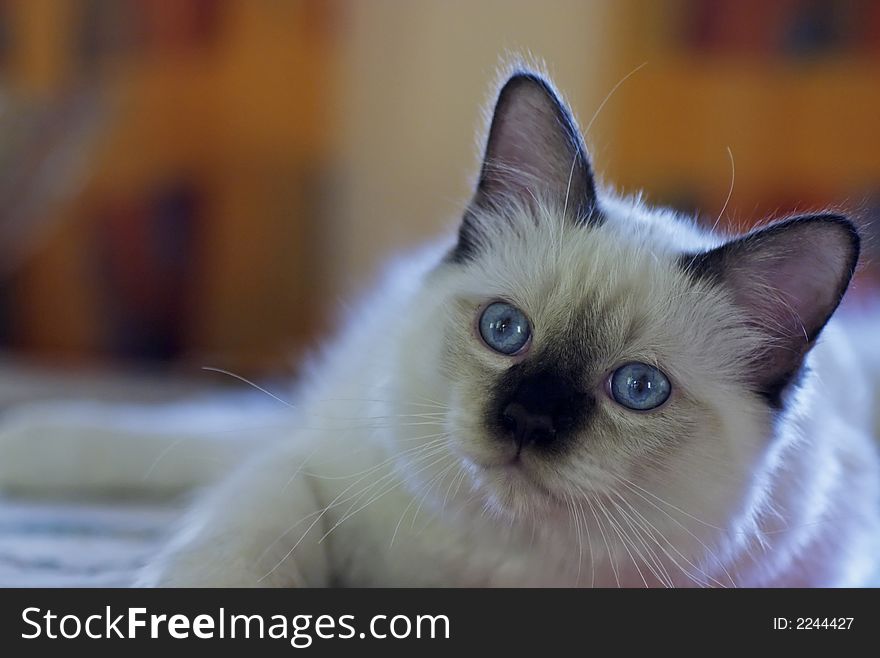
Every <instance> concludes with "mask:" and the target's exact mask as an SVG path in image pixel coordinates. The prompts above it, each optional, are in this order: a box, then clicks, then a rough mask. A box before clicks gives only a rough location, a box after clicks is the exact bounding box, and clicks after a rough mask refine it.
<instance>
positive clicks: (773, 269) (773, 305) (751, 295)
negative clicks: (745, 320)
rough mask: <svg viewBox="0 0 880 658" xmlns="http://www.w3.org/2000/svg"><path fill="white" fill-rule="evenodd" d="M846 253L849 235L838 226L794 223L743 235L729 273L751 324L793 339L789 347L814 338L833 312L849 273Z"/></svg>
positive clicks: (848, 257) (779, 336) (785, 339)
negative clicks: (751, 237)
mask: <svg viewBox="0 0 880 658" xmlns="http://www.w3.org/2000/svg"><path fill="white" fill-rule="evenodd" d="M851 252H852V242H851V237H850V236H849V235H848V234H847V232H845V231H844V230H841V227H840V226H839V225H837V224H835V223H830V222H829V223H825V222H803V224H802V225H799V223H793V224H792V225H791V226H790V227H788V228H787V229H784V230H779V231H776V232H774V233H773V234H769V232H768V235H766V236H761V235H760V234H757V235H756V236H753V239H747V240H746V241H745V242H744V244H743V246H742V248H741V251H740V253H739V254H738V255H737V256H735V257H734V258H735V261H734V262H733V263H731V265H732V266H733V267H732V268H731V270H730V271H729V272H728V274H729V277H730V280H731V283H733V287H734V290H735V294H736V298H737V301H738V302H739V303H740V304H741V305H742V306H743V307H744V308H745V309H746V310H747V311H750V312H751V316H752V317H751V320H752V322H754V323H755V324H757V325H758V326H761V327H763V328H764V329H766V330H767V331H768V332H769V333H770V334H771V335H773V336H775V337H777V338H779V339H782V340H784V341H794V344H789V345H788V347H789V349H792V348H794V347H795V346H796V345H798V344H801V345H803V346H806V344H807V343H810V342H811V341H813V340H814V339H815V338H816V336H817V335H818V333H819V331H820V330H821V329H822V327H823V326H824V325H825V323H826V322H827V320H828V318H829V316H830V315H831V314H832V313H833V312H834V309H835V308H836V307H837V304H838V303H839V301H840V297H841V295H842V294H843V290H844V289H845V287H846V284H847V282H848V280H849V277H850V274H851V271H850V270H851V268H852V262H851V261H852V253H851ZM798 351H800V350H798Z"/></svg>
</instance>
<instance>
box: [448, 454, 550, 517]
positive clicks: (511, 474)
mask: <svg viewBox="0 0 880 658" xmlns="http://www.w3.org/2000/svg"><path fill="white" fill-rule="evenodd" d="M466 462H467V465H468V467H469V470H470V472H471V476H472V478H473V480H474V483H475V485H476V488H477V489H478V490H479V491H481V492H483V493H484V495H485V496H486V502H487V503H488V505H489V507H490V508H492V509H493V510H494V511H496V512H498V513H500V514H502V515H505V516H507V515H520V514H524V513H525V514H534V513H537V512H543V511H548V510H550V509H551V508H554V507H556V503H557V499H556V497H555V496H554V495H553V493H552V492H551V491H550V489H548V488H547V486H546V485H545V484H544V483H543V482H542V481H541V479H540V478H539V476H538V475H537V474H536V473H535V472H534V470H533V469H531V468H529V466H528V464H526V463H524V462H523V461H521V460H513V459H511V460H504V461H498V462H489V463H486V462H478V461H473V460H466Z"/></svg>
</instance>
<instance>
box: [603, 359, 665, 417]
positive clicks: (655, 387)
mask: <svg viewBox="0 0 880 658" xmlns="http://www.w3.org/2000/svg"><path fill="white" fill-rule="evenodd" d="M671 389H672V387H671V386H670V384H669V380H668V379H666V375H664V374H663V373H662V372H660V371H659V370H657V368H655V367H653V366H649V365H648V364H646V363H638V362H633V363H627V364H626V365H622V366H620V367H619V368H618V369H617V370H615V371H614V373H613V374H612V375H611V395H612V396H613V397H614V399H615V400H616V401H617V402H619V403H620V404H622V405H623V406H624V407H627V408H629V409H636V410H638V411H646V410H648V409H654V408H655V407H659V406H660V405H661V404H663V403H664V402H666V399H667V398H668V397H669V392H670V390H671Z"/></svg>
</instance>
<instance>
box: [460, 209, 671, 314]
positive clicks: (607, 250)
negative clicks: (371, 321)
mask: <svg viewBox="0 0 880 658" xmlns="http://www.w3.org/2000/svg"><path fill="white" fill-rule="evenodd" d="M622 212H625V210H624V211H621V210H618V209H617V208H614V209H611V212H609V213H608V214H607V216H606V217H605V219H604V221H602V222H599V223H596V224H593V225H585V224H574V223H572V222H571V221H569V220H567V219H566V218H565V216H564V215H562V213H559V212H555V211H553V210H552V209H548V208H539V209H537V210H534V209H532V210H528V211H527V210H525V209H517V210H515V211H511V212H509V213H507V214H505V215H504V216H501V217H494V218H493V217H484V218H481V219H482V222H483V224H484V226H485V230H484V235H485V236H486V242H485V244H484V245H483V248H482V249H481V252H480V253H479V255H478V256H477V257H475V258H474V259H473V261H472V262H471V263H468V264H467V265H466V266H465V268H464V272H465V273H466V275H467V276H466V277H465V280H464V284H465V285H466V287H467V288H468V289H469V290H468V292H469V293H470V294H471V295H472V296H474V297H485V296H490V297H491V296H494V297H498V298H501V299H506V300H508V301H510V302H513V303H515V304H517V305H519V306H520V307H521V308H522V309H523V310H524V311H525V312H526V313H528V314H529V315H530V316H531V317H532V318H533V320H534V321H535V322H538V323H540V322H541V321H542V319H547V320H548V321H549V322H550V323H551V324H552V325H554V326H560V325H561V324H571V323H575V324H577V323H583V322H585V321H594V322H595V321H596V320H598V319H600V318H603V317H608V316H610V315H613V314H615V313H619V312H621V311H624V312H633V311H634V310H636V309H637V308H639V307H640V306H642V307H643V310H647V308H646V307H645V305H647V304H649V302H651V300H656V299H658V298H662V297H663V296H664V295H668V294H670V293H674V292H675V291H676V290H681V289H682V288H685V287H687V286H688V281H687V277H686V274H685V272H684V271H683V270H682V269H681V267H680V265H679V262H678V256H679V254H680V253H681V250H680V249H679V248H678V247H677V245H676V243H675V240H674V237H670V236H669V235H667V234H666V233H665V232H664V231H663V230H662V229H661V226H662V219H661V218H658V219H657V221H656V222H654V223H652V222H650V221H646V220H645V218H641V217H640V218H638V219H637V220H634V218H633V217H621V216H620V215H621V214H622ZM490 223H491V225H490ZM562 320H567V321H565V322H561V321H562Z"/></svg>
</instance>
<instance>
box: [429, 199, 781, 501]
mask: <svg viewBox="0 0 880 658" xmlns="http://www.w3.org/2000/svg"><path fill="white" fill-rule="evenodd" d="M538 214H539V215H540V216H539V217H538V221H537V222H536V221H534V220H535V213H534V212H533V211H527V210H526V209H521V210H520V211H518V212H516V213H514V214H512V215H511V217H512V221H513V222H515V223H516V224H517V230H515V231H512V233H511V234H510V235H508V236H506V237H505V238H504V239H503V240H504V241H503V246H502V247H501V248H498V249H488V250H485V251H483V252H481V253H479V254H478V255H475V256H474V257H473V259H471V260H469V261H468V262H465V263H452V264H449V265H447V266H445V267H444V270H443V271H441V272H438V273H436V276H437V278H438V281H437V282H436V283H435V284H434V285H436V287H437V288H436V289H437V292H438V293H439V294H441V295H443V296H444V297H445V301H444V304H443V308H445V309H447V311H446V313H445V314H444V323H445V327H444V334H443V338H442V342H443V350H442V353H441V354H439V364H440V367H441V370H442V372H443V374H444V380H445V381H446V382H448V396H447V397H446V399H447V401H448V405H449V407H450V409H449V413H448V416H447V427H448V430H449V433H450V445H451V448H452V449H453V450H454V451H455V452H456V453H457V454H459V455H460V457H461V459H462V460H463V461H464V462H466V463H467V464H468V466H469V468H470V470H471V472H472V473H473V475H474V478H475V480H476V481H477V482H478V485H479V486H480V487H481V488H482V490H483V491H484V493H485V494H486V496H487V497H488V499H489V501H490V504H491V505H492V506H494V507H496V508H497V509H499V510H510V511H513V512H517V511H522V512H527V511H528V510H529V509H530V508H531V509H532V510H535V509H536V508H541V507H542V505H543V504H544V503H548V502H556V503H565V502H566V501H568V500H569V499H570V498H571V497H577V498H582V497H583V496H584V495H585V493H589V492H592V493H597V492H604V491H607V490H608V488H609V487H610V486H612V485H617V486H618V488H622V487H625V486H626V484H627V483H634V484H636V485H639V486H645V484H646V482H645V479H646V478H650V479H652V480H653V479H655V477H656V476H659V479H665V480H667V481H668V480H669V479H670V478H675V479H681V480H683V482H684V486H686V487H687V488H688V489H692V490H694V491H693V492H694V493H700V494H701V495H702V492H701V491H700V489H701V488H702V487H701V482H704V481H706V480H710V481H712V482H714V483H715V487H714V488H713V489H712V491H709V492H708V493H707V495H709V496H710V497H711V496H715V495H716V494H717V495H718V496H719V499H720V501H721V502H725V501H730V500H731V497H730V495H729V494H730V489H731V488H732V487H736V485H737V484H738V483H737V480H738V478H740V477H741V474H742V472H743V471H744V470H745V469H747V468H748V467H749V465H750V464H751V463H752V461H753V460H754V458H755V453H756V451H757V450H758V448H759V447H760V445H761V444H763V438H762V437H763V436H764V435H766V432H765V431H764V428H765V427H766V423H767V421H768V417H769V415H768V411H767V407H766V405H765V404H763V403H762V402H761V401H760V400H757V399H756V398H755V396H754V395H753V394H752V393H751V392H750V391H749V390H748V389H747V387H746V386H745V385H744V380H745V379H746V376H745V375H746V373H744V372H743V369H744V367H745V365H746V364H745V362H744V361H743V359H742V358H741V355H742V354H745V353H748V352H749V351H750V350H751V349H752V348H753V343H754V340H755V339H754V336H753V335H752V334H751V333H750V332H749V331H744V330H743V328H742V327H741V326H739V324H738V323H737V322H736V319H735V316H734V314H733V312H732V310H731V302H730V299H729V297H728V296H726V295H724V294H723V292H722V291H720V290H718V289H715V288H713V287H712V286H711V285H707V284H706V283H705V282H703V281H700V280H699V279H697V280H694V279H692V278H691V277H690V276H689V275H688V274H687V273H686V271H685V269H684V268H683V267H681V266H680V265H679V262H678V254H677V253H674V252H671V251H669V250H668V249H666V248H663V247H662V246H660V245H658V244H656V242H654V241H653V240H652V236H651V235H650V234H649V233H648V234H641V233H640V232H639V231H638V230H637V229H636V230H631V231H630V232H629V235H625V234H621V233H620V231H619V226H620V225H622V224H626V223H630V224H632V225H633V227H634V229H635V227H636V226H637V225H638V220H635V219H634V218H632V217H619V218H616V219H618V220H620V221H615V220H611V219H609V218H606V219H605V221H604V222H603V223H602V224H601V225H575V224H572V223H570V222H566V221H565V220H564V218H563V217H561V216H560V215H559V214H557V213H554V212H553V211H551V210H549V209H546V208H544V209H542V210H541V211H539V212H538ZM507 228H508V229H509V228H510V227H509V226H508V227H507ZM498 237H500V236H498ZM499 246H500V245H499ZM706 327H712V328H713V330H712V331H706V330H705V328H706ZM511 336H512V337H511ZM511 351H512V353H508V352H511ZM661 474H662V475H661ZM730 480H733V481H730ZM548 496H549V500H548Z"/></svg>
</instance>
